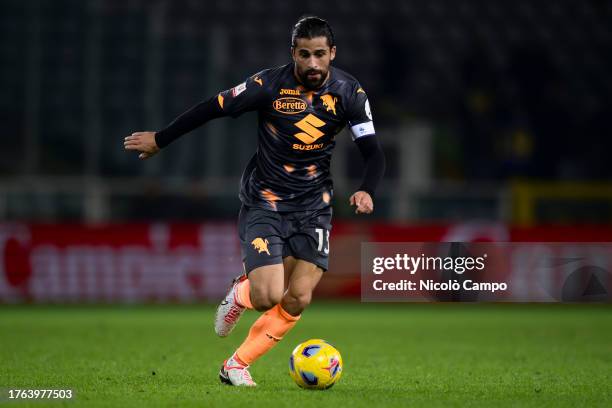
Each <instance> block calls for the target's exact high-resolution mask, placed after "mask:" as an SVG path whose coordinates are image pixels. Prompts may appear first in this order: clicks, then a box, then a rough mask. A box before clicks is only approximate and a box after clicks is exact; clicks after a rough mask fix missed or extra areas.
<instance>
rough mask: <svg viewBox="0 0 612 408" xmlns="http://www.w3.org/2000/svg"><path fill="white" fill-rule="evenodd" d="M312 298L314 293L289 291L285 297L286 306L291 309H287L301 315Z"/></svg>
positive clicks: (293, 313)
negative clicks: (293, 292)
mask: <svg viewBox="0 0 612 408" xmlns="http://www.w3.org/2000/svg"><path fill="white" fill-rule="evenodd" d="M311 300H312V293H310V292H307V293H295V294H292V293H288V294H287V297H286V299H285V302H284V303H285V304H286V306H287V307H288V308H289V309H291V310H287V311H288V312H289V313H291V314H292V315H294V316H297V315H299V314H300V313H302V312H303V311H304V309H306V308H307V307H308V305H309V304H310V301H311Z"/></svg>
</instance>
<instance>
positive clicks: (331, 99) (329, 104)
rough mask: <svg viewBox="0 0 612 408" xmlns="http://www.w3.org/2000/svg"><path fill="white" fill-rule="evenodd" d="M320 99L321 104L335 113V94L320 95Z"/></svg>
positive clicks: (336, 100) (336, 99)
mask: <svg viewBox="0 0 612 408" xmlns="http://www.w3.org/2000/svg"><path fill="white" fill-rule="evenodd" d="M321 101H323V106H324V107H325V109H326V110H327V111H328V112H329V111H331V112H333V113H334V115H335V114H336V102H338V98H337V97H335V96H331V95H330V94H325V95H321Z"/></svg>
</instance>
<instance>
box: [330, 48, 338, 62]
mask: <svg viewBox="0 0 612 408" xmlns="http://www.w3.org/2000/svg"><path fill="white" fill-rule="evenodd" d="M334 58H336V46H335V45H334V46H333V47H331V50H330V51H329V60H330V61H333V60H334Z"/></svg>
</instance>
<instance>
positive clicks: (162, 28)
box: [0, 0, 612, 223]
mask: <svg viewBox="0 0 612 408" xmlns="http://www.w3.org/2000/svg"><path fill="white" fill-rule="evenodd" d="M304 14H315V15H318V16H321V17H323V18H326V19H328V20H329V22H330V23H331V24H332V26H333V28H334V30H335V34H336V39H337V44H338V55H337V59H336V61H335V65H336V66H338V67H340V68H342V69H344V70H346V71H348V72H350V73H352V74H353V75H354V76H356V77H357V78H358V79H359V80H360V82H361V84H362V86H363V87H364V89H365V90H366V91H367V93H368V96H369V99H370V101H371V105H372V110H373V113H374V119H375V124H376V128H377V131H378V134H379V137H380V138H381V140H382V142H383V145H384V147H385V151H386V154H387V163H388V166H387V177H386V178H385V181H384V183H383V185H382V186H381V189H380V192H379V194H378V197H377V214H376V217H378V218H382V219H392V220H408V221H415V220H416V221H453V220H458V219H459V220H463V219H466V218H469V219H486V220H499V221H506V222H511V223H521V222H523V223H537V222H544V223H546V222H594V223H610V222H612V192H611V190H610V189H611V183H610V181H611V180H612V166H610V165H609V159H608V158H607V154H608V152H609V151H610V148H609V146H610V145H611V143H610V142H609V140H610V137H611V136H612V124H611V123H612V122H611V121H610V106H612V103H611V102H612V100H611V99H612V98H611V96H612V76H611V75H610V72H612V52H611V50H612V2H611V1H604V0H591V1H578V0H576V1H569V0H568V1H545V2H543V1H537V0H517V1H513V2H506V1H502V0H458V1H441V0H428V1H419V0H411V1H399V0H394V1H382V2H375V1H364V0H357V1H355V0H350V1H349V0H342V1H322V0H313V1H309V2H293V1H284V0H272V1H264V2H261V1H230V0H223V1H200V0H191V1H186V0H184V1H180V0H179V1H170V0H155V1H145V0H120V1H118V0H88V1H77V0H53V1H52V0H28V1H21V0H0V89H1V92H0V118H1V119H0V120H1V123H2V127H1V130H0V131H1V132H2V136H1V137H0V220H33V221H38V220H40V221H75V220H76V221H81V220H87V221H93V222H96V221H109V220H151V219H162V220H198V219H207V218H208V219H210V218H231V217H234V216H235V214H236V211H237V209H238V206H239V202H238V199H237V190H238V178H239V177H240V174H241V172H242V169H243V167H244V165H245V164H246V162H247V161H248V159H249V157H250V156H251V155H252V154H253V152H254V151H255V149H256V129H255V121H256V115H255V114H249V115H244V117H242V118H240V119H237V120H230V119H222V120H217V121H214V122H213V123H210V124H207V125H206V126H204V127H202V128H200V129H199V130H197V131H195V132H193V134H190V135H188V136H185V137H183V138H182V139H181V140H180V141H179V142H177V143H175V144H173V145H172V146H170V147H169V148H168V149H167V151H164V152H163V154H160V155H159V156H157V157H156V158H155V159H153V160H150V161H147V162H141V161H139V160H137V159H136V156H135V155H133V154H127V153H126V152H125V151H124V150H123V143H122V142H123V137H125V136H126V135H128V134H130V133H131V132H134V131H139V130H156V129H160V128H161V127H163V126H164V125H165V124H167V123H168V122H170V121H171V120H172V119H173V118H174V117H175V116H176V115H178V114H180V113H181V112H183V111H184V110H186V109H187V108H188V107H190V106H191V105H193V104H195V103H197V102H198V101H200V100H201V99H204V98H206V97H208V96H211V95H214V94H215V93H216V92H218V91H220V90H222V89H227V88H229V87H232V86H234V85H236V84H238V83H239V82H242V81H243V80H244V78H245V77H247V76H249V75H251V74H253V73H255V72H258V71H259V70H261V69H264V68H266V67H271V66H276V65H281V64H285V63H287V62H289V61H290V54H289V46H290V31H291V28H292V25H293V24H294V23H295V22H296V21H297V20H298V18H299V17H300V16H302V15H304ZM337 143H338V145H337V152H336V153H337V155H336V157H335V159H334V168H333V173H334V178H335V182H336V197H337V198H336V200H337V202H338V199H341V200H343V201H342V202H341V205H337V207H338V208H337V214H338V215H339V216H344V217H351V211H350V209H348V207H347V206H346V205H344V200H345V199H346V198H347V197H348V195H350V193H351V192H352V191H353V190H354V189H355V187H357V186H358V185H359V178H360V176H361V161H360V159H359V153H358V151H357V149H356V148H355V147H354V146H353V145H352V143H351V142H350V137H349V135H348V134H346V133H342V134H340V135H338V137H337ZM542 183H543V184H542ZM544 191H546V193H545V194H544V193H542V192H544Z"/></svg>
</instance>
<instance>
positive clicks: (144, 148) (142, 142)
mask: <svg viewBox="0 0 612 408" xmlns="http://www.w3.org/2000/svg"><path fill="white" fill-rule="evenodd" d="M123 147H124V148H125V150H134V151H137V152H139V153H140V154H139V155H138V158H139V159H142V160H144V159H148V158H149V157H152V156H154V155H155V154H156V153H157V152H159V147H158V146H157V143H156V142H155V132H135V133H132V134H131V135H130V136H128V137H126V138H125V140H124V141H123Z"/></svg>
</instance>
